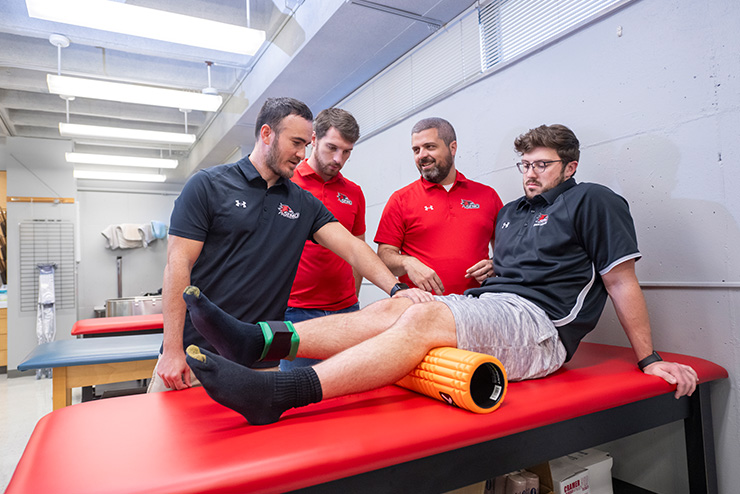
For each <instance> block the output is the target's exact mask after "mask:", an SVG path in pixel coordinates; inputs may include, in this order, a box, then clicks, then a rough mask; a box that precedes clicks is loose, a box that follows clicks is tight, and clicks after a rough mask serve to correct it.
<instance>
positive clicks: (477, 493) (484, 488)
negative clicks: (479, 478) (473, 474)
mask: <svg viewBox="0 0 740 494" xmlns="http://www.w3.org/2000/svg"><path fill="white" fill-rule="evenodd" d="M490 489H491V481H490V480H484V481H483V482H478V483H477V484H471V485H467V486H465V487H461V488H459V489H455V490H454V491H448V492H446V493H445V494H489V493H490V492H492V490H490Z"/></svg>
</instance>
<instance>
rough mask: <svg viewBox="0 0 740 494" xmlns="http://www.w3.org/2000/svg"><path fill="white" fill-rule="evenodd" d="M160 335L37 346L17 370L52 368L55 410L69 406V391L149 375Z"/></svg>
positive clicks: (55, 342) (53, 342)
mask: <svg viewBox="0 0 740 494" xmlns="http://www.w3.org/2000/svg"><path fill="white" fill-rule="evenodd" d="M161 344H162V335H161V334H146V335H132V336H113V337H106V338H86V339H74V340H60V341H52V342H49V343H43V344H41V345H39V346H37V347H36V348H35V349H34V350H33V351H32V352H31V353H30V354H28V356H27V357H26V359H25V360H24V361H23V362H21V363H20V364H19V365H18V370H22V371H24V370H31V369H46V368H53V369H54V381H53V398H52V402H53V406H54V410H57V409H59V408H63V407H65V406H69V405H71V404H72V388H78V387H82V386H94V385H96V384H108V383H115V382H122V381H132V380H135V379H147V378H150V377H151V376H152V372H153V370H154V365H155V364H156V359H157V357H158V355H159V347H160V345H161Z"/></svg>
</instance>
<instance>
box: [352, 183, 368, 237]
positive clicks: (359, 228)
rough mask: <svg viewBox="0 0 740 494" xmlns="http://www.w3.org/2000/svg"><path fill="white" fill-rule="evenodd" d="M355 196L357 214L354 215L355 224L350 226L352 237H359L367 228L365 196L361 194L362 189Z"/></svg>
mask: <svg viewBox="0 0 740 494" xmlns="http://www.w3.org/2000/svg"><path fill="white" fill-rule="evenodd" d="M358 192H359V194H358V195H357V214H356V215H355V223H354V225H352V235H354V236H355V237H359V236H360V235H362V234H363V233H365V231H366V229H367V226H366V225H365V208H366V204H365V194H363V193H362V189H359V190H358Z"/></svg>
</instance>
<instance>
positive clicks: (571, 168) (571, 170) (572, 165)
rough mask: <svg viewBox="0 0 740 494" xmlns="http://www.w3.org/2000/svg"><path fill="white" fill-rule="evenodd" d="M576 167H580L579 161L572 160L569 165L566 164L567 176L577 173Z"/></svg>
mask: <svg viewBox="0 0 740 494" xmlns="http://www.w3.org/2000/svg"><path fill="white" fill-rule="evenodd" d="M576 168H578V162H577V161H571V162H570V163H568V164H567V165H565V176H566V177H568V178H570V177H572V176H573V175H575V174H576Z"/></svg>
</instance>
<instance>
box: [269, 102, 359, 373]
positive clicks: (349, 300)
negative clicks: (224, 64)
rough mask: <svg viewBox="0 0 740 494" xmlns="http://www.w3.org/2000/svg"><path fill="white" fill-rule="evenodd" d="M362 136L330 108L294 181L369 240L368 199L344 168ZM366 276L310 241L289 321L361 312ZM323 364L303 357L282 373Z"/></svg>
mask: <svg viewBox="0 0 740 494" xmlns="http://www.w3.org/2000/svg"><path fill="white" fill-rule="evenodd" d="M359 138H360V127H359V125H358V124H357V121H356V120H355V118H354V117H353V116H352V114H350V113H349V112H348V111H345V110H342V109H339V108H328V109H326V110H323V111H321V112H320V113H319V114H318V115H317V116H316V119H315V120H314V123H313V136H312V138H311V155H310V156H309V157H308V158H307V159H305V160H303V161H302V162H301V163H300V164H299V165H298V166H297V167H296V169H295V173H294V174H293V178H292V179H291V180H292V181H293V182H295V183H296V184H298V185H299V186H300V187H301V188H303V189H305V190H307V191H309V192H311V193H312V194H313V195H314V196H316V198H317V199H319V200H320V201H321V202H322V203H323V204H324V205H325V206H326V208H327V209H328V210H329V211H331V213H332V214H333V215H334V216H335V217H336V219H337V220H338V221H339V222H340V223H341V224H342V225H343V226H344V227H345V228H346V229H347V230H349V232H350V233H352V235H354V236H356V237H357V238H359V239H361V240H362V241H364V240H365V196H364V194H363V193H362V189H360V186H359V185H357V184H355V183H354V182H352V181H350V180H347V179H346V178H344V176H343V175H342V173H341V171H340V170H341V169H342V167H343V166H344V164H345V163H346V162H347V159H349V156H350V153H351V152H352V148H353V147H354V144H355V142H357V139H359ZM361 283H362V276H360V274H359V273H357V272H355V271H353V269H352V266H350V265H349V264H348V263H347V262H346V261H344V260H343V259H342V258H340V257H339V256H338V255H336V254H334V253H333V252H332V251H330V250H328V249H325V248H324V247H322V246H320V245H318V244H315V243H313V242H310V241H308V242H306V245H305V247H304V249H303V254H302V256H301V262H300V264H299V265H298V271H297V273H296V276H295V281H294V282H293V288H292V289H291V292H290V300H288V310H287V311H286V312H285V319H286V320H287V321H291V322H300V321H305V320H307V319H313V318H314V317H321V316H326V315H330V314H335V313H341V312H353V311H356V310H359V309H360V304H359V302H358V299H357V295H358V293H359V291H360V285H361ZM316 362H318V360H313V359H302V358H298V359H295V360H293V361H288V360H283V361H281V362H280V368H281V369H282V370H288V369H291V368H293V367H305V366H308V365H312V364H314V363H316Z"/></svg>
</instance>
